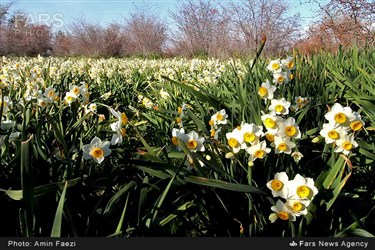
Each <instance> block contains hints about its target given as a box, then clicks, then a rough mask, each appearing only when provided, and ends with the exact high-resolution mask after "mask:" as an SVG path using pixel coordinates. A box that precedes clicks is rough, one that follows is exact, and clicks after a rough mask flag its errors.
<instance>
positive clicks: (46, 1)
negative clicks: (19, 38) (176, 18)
mask: <svg viewBox="0 0 375 250" xmlns="http://www.w3.org/2000/svg"><path fill="white" fill-rule="evenodd" d="M1 2H2V3H4V2H14V4H13V6H12V10H22V11H23V12H25V13H26V14H28V15H30V17H31V18H34V19H35V20H38V19H39V18H40V16H42V17H41V18H42V19H43V18H48V17H50V18H51V19H53V18H57V19H59V20H62V21H63V23H64V25H66V26H68V25H69V24H71V23H72V22H73V21H74V20H75V19H76V18H80V17H82V18H84V19H85V20H87V21H89V22H92V23H96V24H100V25H106V24H109V23H111V22H112V21H122V20H123V19H124V18H126V17H128V16H129V13H131V12H134V11H135V10H136V8H137V7H143V6H145V5H146V6H148V8H150V9H152V11H153V13H156V14H157V15H159V16H160V17H161V18H162V20H163V19H164V20H166V21H168V22H170V21H171V20H170V18H169V11H174V10H175V9H176V7H177V6H178V2H179V1H178V0H154V1H145V0H109V1H105V0H11V1H9V0H1ZM286 2H287V3H288V4H289V5H290V6H292V7H291V8H290V11H289V12H290V14H295V13H300V15H301V17H302V26H307V25H308V24H309V23H310V22H311V21H312V20H314V16H316V10H317V9H318V6H317V5H316V4H313V3H305V4H300V2H303V0H302V1H300V0H287V1H286ZM312 2H313V1H312ZM321 2H327V1H326V0H321Z"/></svg>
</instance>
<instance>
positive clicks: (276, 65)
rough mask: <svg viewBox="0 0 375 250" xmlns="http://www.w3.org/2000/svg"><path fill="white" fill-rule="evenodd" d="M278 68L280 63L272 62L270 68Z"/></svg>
mask: <svg viewBox="0 0 375 250" xmlns="http://www.w3.org/2000/svg"><path fill="white" fill-rule="evenodd" d="M279 68H280V64H278V63H273V64H272V69H273V70H278V69H279Z"/></svg>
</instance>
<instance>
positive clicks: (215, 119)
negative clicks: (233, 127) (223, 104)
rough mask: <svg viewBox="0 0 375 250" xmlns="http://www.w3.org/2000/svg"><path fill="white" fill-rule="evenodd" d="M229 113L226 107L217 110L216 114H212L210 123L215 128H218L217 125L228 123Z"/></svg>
mask: <svg viewBox="0 0 375 250" xmlns="http://www.w3.org/2000/svg"><path fill="white" fill-rule="evenodd" d="M227 118H228V115H227V114H226V112H225V109H222V110H220V111H218V112H216V113H215V114H214V115H212V116H211V120H210V122H209V123H210V125H211V127H213V128H215V129H216V128H217V125H220V124H227Z"/></svg>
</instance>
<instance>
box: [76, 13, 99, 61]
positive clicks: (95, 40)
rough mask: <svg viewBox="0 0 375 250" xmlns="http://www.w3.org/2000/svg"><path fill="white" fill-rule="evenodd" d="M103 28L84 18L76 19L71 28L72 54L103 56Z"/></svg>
mask: <svg viewBox="0 0 375 250" xmlns="http://www.w3.org/2000/svg"><path fill="white" fill-rule="evenodd" d="M103 33H104V30H103V28H102V27H101V26H100V25H98V24H91V23H89V22H87V21H86V20H85V19H83V18H79V19H76V20H75V22H74V23H72V24H71V25H70V27H69V34H70V36H71V41H72V42H71V43H72V47H73V48H72V54H78V55H91V56H101V55H102V54H103V48H102V47H103V44H104V43H103V41H104V39H103V36H104V35H103Z"/></svg>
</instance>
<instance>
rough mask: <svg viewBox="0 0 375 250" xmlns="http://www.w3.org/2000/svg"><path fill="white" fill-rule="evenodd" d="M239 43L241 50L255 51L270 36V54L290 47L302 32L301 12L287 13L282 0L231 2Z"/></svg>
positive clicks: (234, 26)
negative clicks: (296, 13) (264, 37)
mask: <svg viewBox="0 0 375 250" xmlns="http://www.w3.org/2000/svg"><path fill="white" fill-rule="evenodd" d="M230 12H231V14H232V20H233V29H234V30H235V32H236V33H237V37H236V44H237V45H238V46H240V47H241V48H242V50H254V49H255V48H256V47H258V45H259V44H260V42H261V39H262V37H263V36H264V35H265V36H267V44H266V47H265V50H266V52H268V53H277V52H279V51H281V50H285V49H288V48H289V47H290V46H291V45H292V44H293V43H294V42H295V39H296V38H297V37H298V36H299V35H300V34H299V30H300V24H299V20H300V19H299V15H293V16H290V15H288V5H287V4H286V3H285V1H283V0H245V1H240V2H237V1H235V2H232V3H231V4H230Z"/></svg>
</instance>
